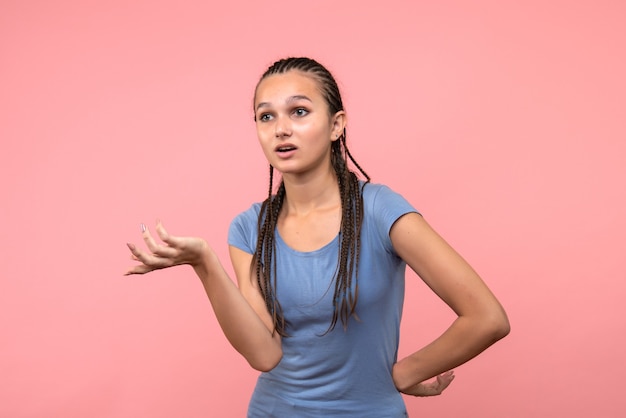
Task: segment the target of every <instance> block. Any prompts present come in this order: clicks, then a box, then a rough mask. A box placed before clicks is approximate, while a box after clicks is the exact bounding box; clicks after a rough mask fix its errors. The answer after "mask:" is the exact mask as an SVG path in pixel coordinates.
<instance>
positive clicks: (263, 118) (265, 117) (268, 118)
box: [259, 113, 271, 122]
mask: <svg viewBox="0 0 626 418" xmlns="http://www.w3.org/2000/svg"><path fill="white" fill-rule="evenodd" d="M270 118H271V116H270V115H269V114H267V113H264V114H262V115H261V116H259V120H260V121H261V122H267V121H268V120H270Z"/></svg>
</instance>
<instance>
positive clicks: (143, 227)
mask: <svg viewBox="0 0 626 418" xmlns="http://www.w3.org/2000/svg"><path fill="white" fill-rule="evenodd" d="M141 232H146V226H145V225H144V224H141Z"/></svg>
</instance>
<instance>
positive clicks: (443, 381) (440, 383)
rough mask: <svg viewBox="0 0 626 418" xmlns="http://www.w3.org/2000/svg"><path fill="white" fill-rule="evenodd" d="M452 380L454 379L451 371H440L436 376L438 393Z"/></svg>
mask: <svg viewBox="0 0 626 418" xmlns="http://www.w3.org/2000/svg"><path fill="white" fill-rule="evenodd" d="M453 380H454V372H453V371H449V372H446V373H442V374H440V375H439V376H437V389H438V390H439V393H441V392H443V391H444V390H445V389H446V388H447V387H448V386H450V383H452V381H453Z"/></svg>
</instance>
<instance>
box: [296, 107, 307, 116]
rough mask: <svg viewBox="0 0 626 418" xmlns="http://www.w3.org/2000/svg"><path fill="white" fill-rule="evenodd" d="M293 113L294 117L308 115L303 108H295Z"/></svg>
mask: <svg viewBox="0 0 626 418" xmlns="http://www.w3.org/2000/svg"><path fill="white" fill-rule="evenodd" d="M293 113H294V114H295V115H296V116H305V115H307V114H308V113H309V111H308V110H306V109H303V108H301V107H299V108H297V109H296V110H294V111H293Z"/></svg>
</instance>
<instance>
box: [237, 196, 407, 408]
mask: <svg viewBox="0 0 626 418" xmlns="http://www.w3.org/2000/svg"><path fill="white" fill-rule="evenodd" d="M363 203H364V220H363V226H362V230H361V255H360V264H359V276H358V285H359V293H358V303H357V307H356V313H357V315H358V318H359V320H356V319H355V318H354V317H351V318H350V321H349V323H348V326H347V329H345V330H344V328H343V326H342V325H341V321H339V322H338V323H337V326H336V327H335V329H334V330H333V331H331V332H329V333H327V334H325V335H323V334H324V333H325V332H326V331H327V329H328V327H329V325H330V321H331V318H332V313H333V293H334V274H335V272H336V269H337V261H338V249H339V235H338V236H337V237H335V239H334V240H333V241H332V242H330V243H328V244H327V245H325V246H324V247H322V248H320V249H318V250H315V251H311V252H300V251H295V250H294V249H292V248H290V247H289V246H287V244H286V243H285V242H284V241H283V240H282V238H281V237H280V235H279V233H278V230H276V232H275V242H276V250H275V253H274V257H275V258H276V278H277V281H278V283H277V289H276V297H277V298H278V300H279V301H280V304H281V306H282V309H283V313H284V315H285V319H286V320H287V321H288V326H287V329H286V331H287V333H288V334H289V337H285V338H283V339H282V350H283V357H282V359H281V361H280V363H279V364H278V365H277V366H276V367H275V368H274V369H272V370H271V371H269V372H266V373H261V375H260V376H259V379H258V382H257V385H256V388H255V390H254V393H253V395H252V399H251V401H250V405H249V409H248V417H254V418H256V417H259V418H261V417H262V418H268V417H279V418H288V417H289V418H290V417H298V418H300V417H359V418H366V417H372V418H385V417H389V418H392V417H393V418H396V417H406V408H405V405H404V401H403V399H402V396H401V395H400V393H399V392H398V390H397V389H396V387H395V385H394V384H393V380H392V377H391V371H392V367H393V365H394V364H395V362H396V360H397V353H398V342H399V332H400V318H401V315H402V305H403V301H404V273H405V268H406V264H405V263H404V261H403V260H402V259H400V258H399V257H398V255H397V254H396V252H395V251H394V249H393V246H392V244H391V239H390V238H389V231H390V229H391V227H392V225H393V224H394V222H395V221H396V220H398V218H400V217H401V216H402V215H404V214H406V213H409V212H417V211H416V210H415V209H414V208H413V207H412V206H411V205H410V204H409V203H408V202H407V201H406V200H405V199H404V198H403V197H402V196H400V195H399V194H397V193H395V192H393V191H392V190H391V189H389V188H388V187H386V186H383V185H378V184H367V185H365V187H364V189H363ZM260 208H261V204H260V203H256V204H254V205H252V207H251V208H250V209H248V210H247V211H245V212H243V213H241V214H239V215H238V216H237V217H236V218H235V219H234V220H233V222H232V224H231V226H230V230H229V234H228V243H229V245H232V246H235V247H237V248H239V249H241V250H243V251H245V252H247V253H249V254H253V253H254V251H255V248H256V242H257V222H258V216H259V211H260Z"/></svg>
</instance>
